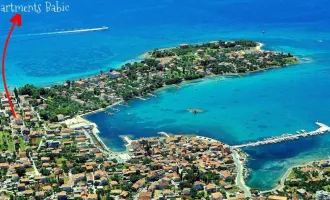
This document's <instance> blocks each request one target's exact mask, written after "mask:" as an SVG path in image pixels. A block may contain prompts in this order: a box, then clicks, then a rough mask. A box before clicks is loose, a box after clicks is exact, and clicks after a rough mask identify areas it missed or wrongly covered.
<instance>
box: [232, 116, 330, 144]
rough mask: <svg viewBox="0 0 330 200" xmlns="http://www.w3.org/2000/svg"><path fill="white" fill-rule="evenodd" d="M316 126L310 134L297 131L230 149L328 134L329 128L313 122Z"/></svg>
mask: <svg viewBox="0 0 330 200" xmlns="http://www.w3.org/2000/svg"><path fill="white" fill-rule="evenodd" d="M315 123H316V125H318V126H319V128H318V129H316V130H315V131H311V132H306V131H305V130H301V132H300V131H297V133H296V134H283V135H281V136H275V137H271V138H265V139H263V140H259V141H256V142H249V143H246V144H241V145H234V146H232V148H243V147H256V146H261V145H268V144H276V143H280V142H285V141H290V140H297V139H299V138H302V137H303V138H306V137H311V136H316V135H323V134H324V133H325V132H330V127H329V126H327V125H325V124H323V123H320V122H315Z"/></svg>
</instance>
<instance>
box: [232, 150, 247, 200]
mask: <svg viewBox="0 0 330 200" xmlns="http://www.w3.org/2000/svg"><path fill="white" fill-rule="evenodd" d="M232 155H233V159H234V162H235V165H236V168H237V176H236V185H237V186H238V187H239V188H241V189H242V190H243V192H244V194H245V197H251V192H250V188H249V187H248V186H246V185H245V181H244V175H243V170H244V168H243V163H242V161H240V155H239V154H238V152H237V150H233V151H232Z"/></svg>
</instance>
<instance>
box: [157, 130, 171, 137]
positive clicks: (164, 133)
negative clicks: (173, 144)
mask: <svg viewBox="0 0 330 200" xmlns="http://www.w3.org/2000/svg"><path fill="white" fill-rule="evenodd" d="M158 134H159V135H162V136H165V137H170V135H169V134H168V133H166V132H164V131H160V132H158Z"/></svg>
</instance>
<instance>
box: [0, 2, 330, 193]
mask: <svg viewBox="0 0 330 200" xmlns="http://www.w3.org/2000/svg"><path fill="white" fill-rule="evenodd" d="M10 2H11V1H9V0H3V1H1V4H6V3H10ZM34 2H37V3H43V2H44V1H41V0H35V1H32V0H17V1H15V3H17V4H28V3H34ZM52 2H55V1H52ZM60 2H62V1H60ZM63 2H65V3H66V4H70V12H65V13H41V14H40V15H37V14H35V13H22V14H23V26H22V27H20V28H15V31H14V35H13V37H12V39H11V42H10V44H9V48H8V52H7V54H8V55H7V60H6V75H7V83H8V85H10V86H11V87H13V86H20V85H23V84H27V83H32V84H36V85H39V86H41V85H49V84H53V83H59V82H62V81H65V80H67V79H70V80H72V79H78V78H80V77H85V76H88V75H92V74H96V73H99V72H100V70H103V71H104V70H108V69H109V68H118V67H120V65H121V64H122V63H125V62H127V61H134V60H139V59H140V58H139V56H140V55H141V54H143V53H144V52H146V51H148V50H152V49H154V48H164V47H171V46H175V45H179V44H180V43H199V42H206V41H212V40H219V39H222V40H230V39H241V38H244V39H252V40H256V41H259V42H263V43H264V44H265V46H264V49H267V50H276V51H285V52H290V53H292V54H294V55H297V56H298V57H299V58H300V60H301V64H299V65H295V66H290V67H287V68H284V69H276V70H271V71H267V72H260V73H255V74H251V75H248V76H246V77H243V78H234V77H218V78H212V79H210V78H209V79H206V80H203V81H197V82H192V83H189V84H186V85H183V86H182V88H181V89H179V90H178V89H176V88H169V89H164V90H161V91H158V92H156V93H155V94H156V95H157V97H155V98H150V99H149V100H147V101H141V100H135V101H130V102H129V106H130V107H123V106H119V107H118V108H119V109H120V110H121V112H118V113H116V115H114V116H109V115H106V114H105V113H97V114H93V115H89V116H87V119H89V120H91V121H93V122H96V123H97V124H98V126H99V129H100V131H101V134H100V136H101V137H102V138H104V140H105V142H106V143H107V144H108V145H109V146H110V147H111V148H113V149H114V150H123V149H124V147H123V142H122V140H121V139H120V138H119V137H118V136H119V135H123V134H125V135H131V136H132V137H134V138H139V137H144V136H155V135H157V132H158V131H166V132H171V133H196V134H199V135H205V136H209V137H213V138H216V139H219V140H221V141H223V142H226V143H228V144H241V143H244V142H247V141H254V140H257V139H260V138H264V137H269V136H275V135H281V134H283V133H295V132H296V131H297V130H301V129H305V130H314V129H316V128H317V127H316V125H315V121H317V120H319V121H320V122H323V123H326V124H329V125H330V117H329V113H330V112H329V111H330V94H329V90H330V89H329V85H330V79H329V77H328V76H329V72H330V61H329V58H330V40H329V37H330V34H329V31H330V26H329V24H330V12H329V9H330V4H329V2H328V0H316V1H305V0H304V1H302V0H299V1H298V0H288V1H283V0H278V1H264V0H204V1H197V0H189V1H188V0H176V1H174V0H158V1H154V0H143V1H132V0H122V1H109V0H94V1H89V0H80V1H73V0H71V1H69V0H67V1H63ZM12 15H13V14H12V13H0V47H1V46H3V44H4V40H5V38H6V35H7V32H8V30H9V28H10V23H9V21H8V20H9V19H10V17H11V16H12ZM102 26H108V27H109V30H107V31H99V32H86V33H73V34H54V35H38V34H40V33H49V32H54V31H62V30H74V29H81V28H85V29H88V28H98V27H102ZM262 31H265V33H264V34H262ZM29 34H33V35H29ZM0 88H1V87H0ZM188 108H199V109H203V110H205V112H204V113H201V114H198V115H194V114H191V113H188V112H187V109H188ZM329 141H330V134H326V135H324V136H317V137H314V138H308V139H301V140H298V141H292V142H287V143H281V144H276V145H269V146H261V147H255V148H249V149H244V150H246V151H247V152H248V153H249V155H250V159H249V163H248V167H249V168H250V169H251V175H250V176H249V178H248V180H247V184H248V185H249V186H250V187H257V188H261V189H269V188H271V187H272V186H274V184H276V182H277V181H278V180H279V178H280V176H281V175H282V174H283V173H284V172H285V170H286V169H288V167H289V166H290V165H293V164H299V163H302V162H306V161H309V160H312V159H321V158H327V156H328V155H329V154H330V146H329V145H328V144H329Z"/></svg>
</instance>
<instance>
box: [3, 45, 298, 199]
mask: <svg viewBox="0 0 330 200" xmlns="http://www.w3.org/2000/svg"><path fill="white" fill-rule="evenodd" d="M260 45H261V44H259V43H256V42H253V41H248V40H238V41H216V42H210V43H205V44H196V45H188V44H182V45H180V46H179V47H175V48H169V49H155V50H153V51H151V52H149V53H147V57H146V59H145V60H143V61H141V62H135V63H127V64H125V65H123V66H122V67H121V68H120V69H116V70H115V69H110V70H109V71H101V72H100V74H98V75H95V76H91V77H89V78H84V79H80V80H74V81H69V80H68V81H66V82H65V83H63V84H61V85H54V86H51V87H43V88H38V87H35V86H33V85H25V86H23V87H20V88H15V89H14V91H13V92H12V93H11V96H10V98H11V99H12V101H13V103H14V106H15V110H16V113H17V117H16V118H14V117H13V116H12V113H11V110H10V107H9V103H8V101H7V98H6V96H5V94H1V110H0V113H1V126H0V128H1V130H0V135H1V137H0V151H1V154H0V155H1V158H0V171H1V173H0V180H1V183H2V184H1V185H0V194H1V196H0V197H1V199H7V198H9V199H10V198H12V199H29V198H30V197H34V198H36V199H136V198H138V199H172V198H179V199H189V198H192V199H196V198H199V199H200V198H205V199H223V198H227V199H230V198H232V199H243V198H245V197H246V193H247V192H246V191H241V190H240V189H239V187H238V186H237V185H236V182H237V181H236V182H235V180H237V179H236V178H235V177H236V174H237V173H238V171H240V172H239V174H241V172H242V171H243V170H244V169H242V168H241V167H235V166H236V165H235V163H234V162H235V161H238V160H239V159H240V157H239V155H238V153H237V150H235V155H232V151H231V150H230V147H229V146H228V145H226V144H223V143H221V142H220V141H215V140H212V139H209V138H203V137H199V136H190V137H188V136H166V135H165V137H155V138H144V139H140V140H138V141H133V142H131V143H130V144H129V151H128V152H119V153H118V152H112V151H111V150H110V149H108V147H106V145H105V144H104V143H103V141H102V140H101V139H100V138H99V137H98V135H97V132H98V131H97V127H96V125H95V124H92V123H90V122H88V121H86V120H84V119H83V118H81V117H80V116H81V115H85V114H88V113H92V112H96V111H100V110H103V109H105V108H107V107H111V106H114V105H118V104H119V103H121V102H123V101H126V100H129V99H132V98H136V97H139V98H143V96H146V95H152V92H154V91H155V90H157V89H159V88H162V87H164V86H167V85H175V84H179V83H181V82H182V81H189V80H194V79H200V78H204V77H207V76H214V75H232V74H237V75H239V74H246V73H250V72H255V71H260V70H267V69H270V68H275V67H283V66H286V65H291V64H296V63H298V60H297V58H296V57H294V56H292V55H290V54H286V53H281V52H272V51H263V50H261V49H260ZM115 111H116V110H115V108H112V111H111V112H115ZM111 112H108V113H109V114H110V115H111V114H114V113H111ZM237 163H239V162H237ZM237 168H239V169H237ZM238 179H241V178H238ZM240 182H241V181H239V183H240Z"/></svg>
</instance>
